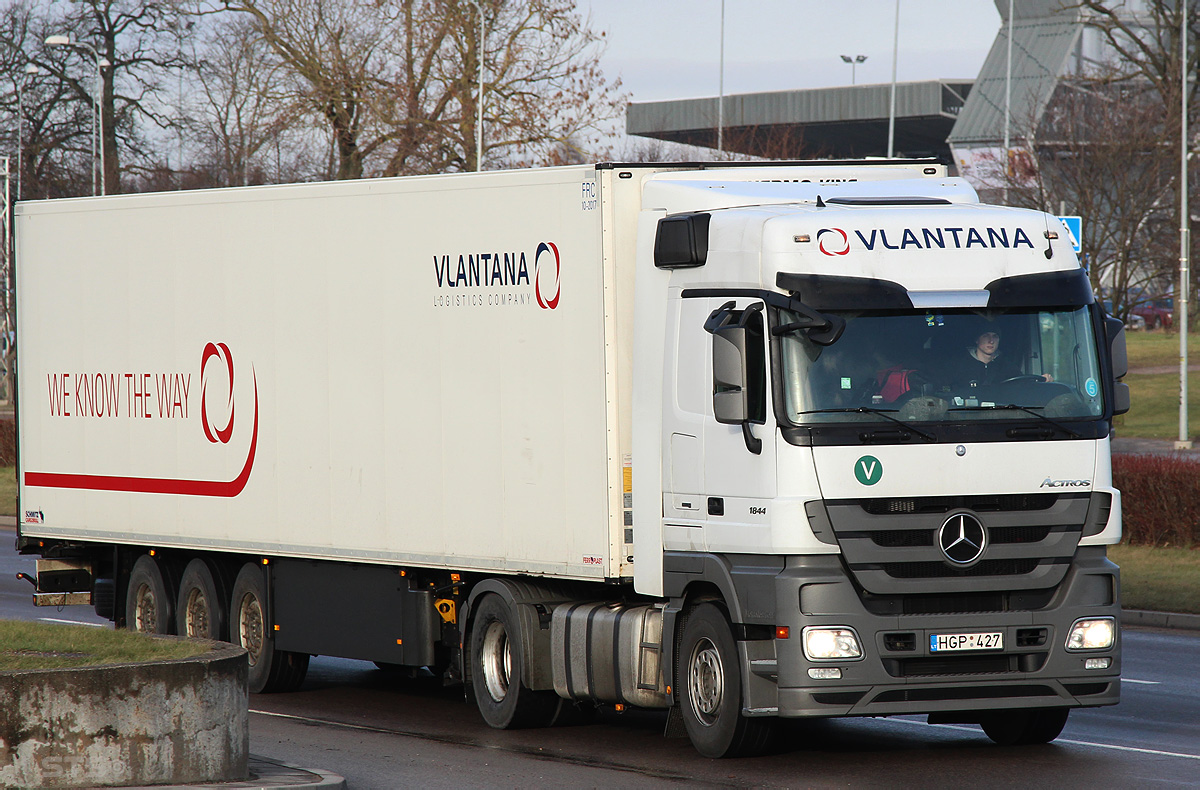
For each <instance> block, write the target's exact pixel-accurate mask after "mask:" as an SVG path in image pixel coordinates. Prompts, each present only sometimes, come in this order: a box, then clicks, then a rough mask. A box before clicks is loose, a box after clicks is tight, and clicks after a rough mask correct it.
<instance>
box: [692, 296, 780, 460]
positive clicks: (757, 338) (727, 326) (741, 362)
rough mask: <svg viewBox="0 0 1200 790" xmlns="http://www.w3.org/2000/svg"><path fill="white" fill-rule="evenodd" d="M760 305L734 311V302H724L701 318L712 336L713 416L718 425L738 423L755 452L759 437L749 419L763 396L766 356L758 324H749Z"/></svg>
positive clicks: (751, 449)
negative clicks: (757, 327) (754, 328)
mask: <svg viewBox="0 0 1200 790" xmlns="http://www.w3.org/2000/svg"><path fill="white" fill-rule="evenodd" d="M762 309H763V306H762V305H761V304H757V305H751V306H750V307H747V308H746V309H745V310H742V311H741V314H740V315H735V311H734V303H733V302H726V303H725V304H723V305H721V306H720V307H718V308H717V309H716V310H714V311H713V312H712V314H711V315H709V317H708V320H707V321H705V322H704V329H705V331H707V332H709V333H710V334H711V335H712V336H713V359H712V362H713V417H715V418H716V420H717V422H719V423H721V424H722V425H741V426H742V435H743V436H744V437H745V439H746V449H748V450H749V451H750V452H752V453H754V454H755V455H757V454H759V453H761V452H762V439H759V438H756V437H755V436H754V434H753V432H752V431H751V430H750V423H751V421H752V420H754V419H755V418H756V416H757V415H756V414H755V412H756V411H759V410H760V409H758V408H756V407H757V406H758V401H759V400H760V399H761V398H763V397H764V393H763V392H762V390H763V385H762V382H761V379H762V378H763V376H764V375H765V364H766V360H765V357H764V354H763V350H762V331H761V328H759V330H758V331H757V332H755V331H752V329H751V326H752V321H753V320H754V319H755V317H758V320H759V321H760V322H761V313H762ZM759 326H760V327H761V324H760V325H759Z"/></svg>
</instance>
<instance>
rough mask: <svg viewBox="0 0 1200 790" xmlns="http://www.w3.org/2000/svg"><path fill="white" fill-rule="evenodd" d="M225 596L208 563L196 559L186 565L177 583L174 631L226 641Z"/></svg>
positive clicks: (199, 637)
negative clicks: (177, 592)
mask: <svg viewBox="0 0 1200 790" xmlns="http://www.w3.org/2000/svg"><path fill="white" fill-rule="evenodd" d="M226 594H227V590H225V589H224V588H223V587H222V586H221V585H220V584H219V583H218V582H217V577H216V575H215V574H214V573H213V571H212V568H210V567H209V565H208V563H207V562H205V561H204V560H202V559H200V558H199V557H197V558H196V559H194V560H192V561H191V562H189V563H188V564H187V567H186V568H185V569H184V571H183V577H182V578H181V579H180V580H179V596H178V598H176V601H175V632H176V633H178V634H179V635H180V636H187V637H193V638H196V639H216V640H220V641H224V640H228V638H229V636H228V632H227V630H226V627H225V622H226V617H225V613H226V612H227V611H228V607H227V605H226V603H225V597H226Z"/></svg>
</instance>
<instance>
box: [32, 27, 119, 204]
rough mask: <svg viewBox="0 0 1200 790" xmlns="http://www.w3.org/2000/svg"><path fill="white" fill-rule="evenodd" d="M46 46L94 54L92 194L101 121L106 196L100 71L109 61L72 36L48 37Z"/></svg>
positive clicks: (101, 158) (102, 188)
mask: <svg viewBox="0 0 1200 790" xmlns="http://www.w3.org/2000/svg"><path fill="white" fill-rule="evenodd" d="M46 46H48V47H75V48H76V49H85V50H87V51H88V52H90V53H92V57H94V58H95V59H96V89H95V91H93V94H92V194H93V195H95V194H96V140H97V135H96V124H97V119H99V141H100V194H101V195H104V194H106V189H105V187H106V185H105V183H104V173H105V169H104V114H103V113H102V112H101V111H100V86H101V85H102V84H103V78H102V75H101V73H100V69H101V68H103V67H104V66H105V65H106V64H107V63H108V61H106V60H104V59H103V58H101V57H100V53H99V52H97V51H96V48H95V47H93V46H92V45H91V44H86V43H84V42H82V41H72V40H71V37H70V36H62V35H58V36H47V37H46Z"/></svg>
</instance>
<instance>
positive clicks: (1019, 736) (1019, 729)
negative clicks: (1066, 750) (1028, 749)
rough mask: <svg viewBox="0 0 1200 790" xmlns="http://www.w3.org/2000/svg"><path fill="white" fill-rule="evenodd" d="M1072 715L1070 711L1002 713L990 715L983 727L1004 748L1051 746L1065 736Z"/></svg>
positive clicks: (1008, 711)
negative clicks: (1063, 734)
mask: <svg viewBox="0 0 1200 790" xmlns="http://www.w3.org/2000/svg"><path fill="white" fill-rule="evenodd" d="M1070 712H1071V710H1070V708H1033V709H1030V710H1001V711H995V712H993V713H989V714H987V715H986V716H985V717H984V718H983V721H982V722H981V726H982V727H983V731H984V732H985V733H987V737H989V738H991V739H992V740H993V741H995V742H996V743H998V744H999V745H1001V746H1029V745H1032V744H1037V743H1050V741H1052V740H1054V739H1055V738H1057V737H1058V736H1059V735H1060V734H1062V731H1063V727H1065V726H1067V716H1068V715H1069V714H1070Z"/></svg>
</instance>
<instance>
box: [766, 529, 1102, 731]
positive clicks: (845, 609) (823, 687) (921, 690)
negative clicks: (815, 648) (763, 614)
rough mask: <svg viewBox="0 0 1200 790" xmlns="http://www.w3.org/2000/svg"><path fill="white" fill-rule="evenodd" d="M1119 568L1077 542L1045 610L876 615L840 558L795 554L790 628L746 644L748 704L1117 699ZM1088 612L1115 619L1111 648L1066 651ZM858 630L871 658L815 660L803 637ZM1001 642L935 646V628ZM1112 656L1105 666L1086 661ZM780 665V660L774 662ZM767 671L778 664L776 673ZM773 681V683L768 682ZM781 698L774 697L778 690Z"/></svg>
mask: <svg viewBox="0 0 1200 790" xmlns="http://www.w3.org/2000/svg"><path fill="white" fill-rule="evenodd" d="M1119 586H1120V579H1119V570H1118V568H1117V566H1116V565H1114V564H1113V563H1111V562H1109V561H1108V560H1107V558H1106V557H1105V556H1104V552H1103V549H1080V550H1079V552H1078V553H1077V556H1076V558H1075V560H1074V562H1073V563H1072V565H1071V567H1070V569H1069V570H1068V571H1067V574H1066V577H1065V578H1064V579H1063V581H1062V582H1061V584H1060V585H1059V586H1058V588H1057V590H1056V591H1055V594H1054V595H1053V597H1052V598H1050V600H1049V603H1048V604H1047V605H1045V606H1042V607H1041V608H1037V609H1031V610H1015V611H987V612H968V613H953V614H899V615H878V614H873V613H872V612H870V611H868V610H867V609H866V607H865V606H864V604H863V602H862V600H861V599H860V597H859V594H858V592H857V591H856V589H855V586H854V585H853V583H852V582H851V581H850V579H849V578H848V577H847V575H846V572H845V570H844V568H843V566H842V564H841V561H840V559H839V558H838V557H836V556H826V557H804V558H795V559H793V560H792V561H790V562H789V564H788V567H787V568H786V569H785V570H784V572H783V573H781V574H780V575H779V576H778V577H777V578H776V595H777V609H776V615H777V617H778V618H779V625H787V626H789V628H790V633H791V635H792V636H791V638H789V639H776V640H774V643H773V647H774V653H775V656H774V658H775V661H774V662H770V661H768V660H764V659H766V656H765V655H763V653H764V652H765V651H764V650H763V648H765V647H766V645H763V644H761V643H760V644H757V645H756V644H755V643H753V642H744V643H742V644H743V647H744V650H745V654H746V656H747V662H746V666H747V672H746V681H747V684H746V685H747V688H748V690H749V691H750V692H751V693H750V695H749V697H750V698H749V699H747V706H746V710H745V712H746V713H747V714H748V715H755V714H757V715H763V713H764V712H766V711H768V710H771V709H772V708H773V709H774V710H773V711H772V712H775V713H777V715H779V716H783V717H822V716H882V715H891V714H914V713H942V712H966V711H971V712H974V711H982V710H998V709H1011V708H1039V707H1083V706H1101V705H1115V704H1117V702H1119V701H1120V673H1121V652H1120V648H1121V637H1120V627H1119V626H1120V606H1119V603H1118V602H1119V600H1120V596H1119ZM1081 617H1112V618H1114V619H1115V621H1116V622H1117V625H1118V628H1117V635H1116V638H1115V641H1114V643H1113V645H1112V647H1111V648H1108V649H1104V650H1087V651H1068V650H1067V649H1066V647H1065V642H1066V638H1067V633H1068V632H1069V631H1070V628H1071V625H1072V624H1073V623H1074V622H1075V621H1076V620H1077V619H1079V618H1081ZM818 625H828V626H844V627H850V628H853V629H854V630H855V632H856V633H857V635H858V637H859V642H860V645H861V648H862V652H863V656H862V658H860V659H855V660H845V661H842V660H838V661H811V660H809V659H808V658H807V657H805V655H804V650H803V644H802V639H801V638H800V635H801V633H802V631H803V629H804V627H806V626H818ZM995 631H999V632H1002V633H1003V634H1004V647H1003V649H1000V650H995V651H972V652H968V653H951V654H948V655H943V654H935V653H932V652H931V651H930V647H929V639H930V634H934V633H937V634H945V633H970V632H995ZM1100 657H1108V658H1110V659H1111V663H1110V664H1109V666H1108V667H1107V668H1105V669H1099V670H1097V669H1091V670H1089V669H1085V666H1084V665H1085V661H1086V659H1088V658H1100ZM771 663H774V667H771V666H770V664H771ZM814 667H836V668H838V669H840V670H841V677H840V678H839V679H831V680H813V679H812V678H811V677H810V676H809V673H808V670H809V669H810V668H814ZM770 670H773V672H771V671H770ZM767 681H773V682H770V683H768V682H767ZM772 690H773V691H774V692H775V695H776V698H775V700H774V702H776V704H774V705H772V704H771V702H772V700H770V699H768V697H769V696H770V694H771V691H772Z"/></svg>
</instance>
